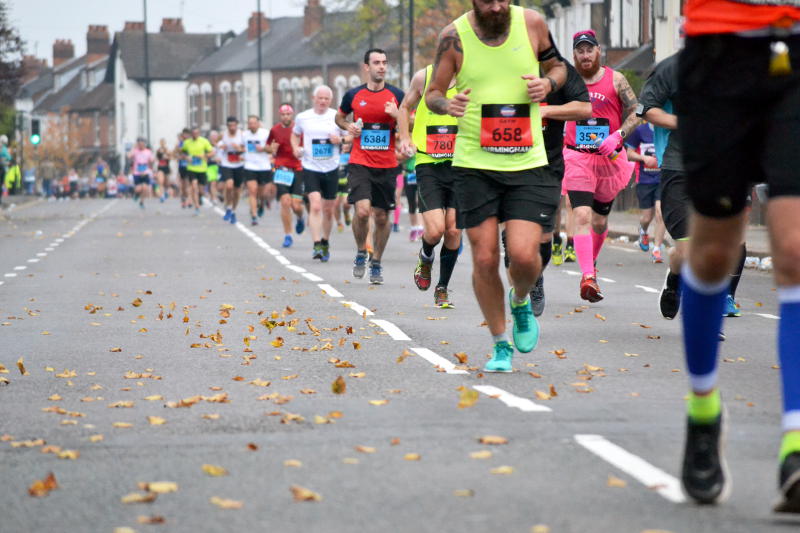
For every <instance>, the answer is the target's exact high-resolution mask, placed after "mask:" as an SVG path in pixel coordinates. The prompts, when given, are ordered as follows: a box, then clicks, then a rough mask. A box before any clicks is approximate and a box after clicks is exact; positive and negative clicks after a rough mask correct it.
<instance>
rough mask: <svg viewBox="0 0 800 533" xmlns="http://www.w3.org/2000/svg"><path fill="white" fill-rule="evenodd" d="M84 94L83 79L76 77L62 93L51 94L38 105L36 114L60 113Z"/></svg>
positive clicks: (63, 88) (62, 89)
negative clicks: (82, 88)
mask: <svg viewBox="0 0 800 533" xmlns="http://www.w3.org/2000/svg"><path fill="white" fill-rule="evenodd" d="M81 94H83V91H82V90H81V77H80V76H75V77H74V78H72V79H71V80H70V81H69V83H67V84H66V85H65V86H64V87H62V88H61V90H60V91H56V92H54V93H50V94H48V95H47V97H46V98H44V99H43V100H42V101H41V102H39V103H38V104H37V105H36V108H35V112H38V113H46V112H48V111H52V112H56V113H57V112H60V111H61V109H62V108H63V107H64V106H69V105H72V103H73V102H75V101H76V100H77V99H78V98H79V97H80V96H81Z"/></svg>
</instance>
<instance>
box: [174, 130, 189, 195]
mask: <svg viewBox="0 0 800 533" xmlns="http://www.w3.org/2000/svg"><path fill="white" fill-rule="evenodd" d="M191 135H192V131H191V130H190V129H189V128H183V131H181V132H180V133H179V134H178V144H176V145H175V149H174V150H173V152H172V157H173V158H174V159H177V160H178V178H179V179H180V194H181V208H186V207H189V197H190V196H191V190H192V182H191V180H190V179H189V171H188V170H186V156H185V155H184V153H183V143H184V141H185V140H186V139H188V138H189V137H191Z"/></svg>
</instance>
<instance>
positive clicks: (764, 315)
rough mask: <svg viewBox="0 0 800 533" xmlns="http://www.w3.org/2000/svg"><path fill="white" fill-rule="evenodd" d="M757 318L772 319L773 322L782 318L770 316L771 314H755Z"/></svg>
mask: <svg viewBox="0 0 800 533" xmlns="http://www.w3.org/2000/svg"><path fill="white" fill-rule="evenodd" d="M753 314H754V315H756V316H760V317H762V318H771V319H772V320H780V318H781V317H779V316H775V315H770V314H769V313H753Z"/></svg>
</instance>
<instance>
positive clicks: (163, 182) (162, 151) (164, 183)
mask: <svg viewBox="0 0 800 533" xmlns="http://www.w3.org/2000/svg"><path fill="white" fill-rule="evenodd" d="M169 155H170V154H169V148H167V140H166V139H161V140H160V141H159V144H158V150H156V160H157V162H158V169H157V170H158V171H157V172H156V181H157V182H158V188H159V201H160V202H161V203H164V200H166V199H167V188H168V187H169V173H170V172H169V159H170V157H169Z"/></svg>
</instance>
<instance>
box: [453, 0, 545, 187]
mask: <svg viewBox="0 0 800 533" xmlns="http://www.w3.org/2000/svg"><path fill="white" fill-rule="evenodd" d="M510 7H511V27H510V31H509V34H508V38H507V39H506V41H505V42H504V43H503V44H501V45H500V46H487V45H485V44H483V43H482V42H481V41H480V39H478V36H477V35H475V31H474V30H473V29H472V25H471V24H470V22H469V19H468V18H467V14H464V15H462V16H461V17H459V18H458V19H457V20H456V21H455V27H456V30H457V31H458V36H459V38H460V39H461V46H462V48H463V50H464V59H463V62H462V65H461V71H460V72H459V73H458V74H457V75H456V89H457V90H458V92H459V93H460V92H463V91H465V90H467V89H472V92H471V93H470V94H469V99H470V102H469V104H468V105H467V111H466V113H465V114H464V116H463V117H461V118H459V119H458V137H457V139H456V149H455V155H454V157H453V166H457V167H467V168H478V169H484V170H496V171H501V172H515V171H520V170H527V169H531V168H536V167H541V166H545V165H547V153H546V152H545V147H544V140H543V138H542V119H541V116H540V115H539V104H533V103H531V101H530V98H528V86H527V81H526V80H523V79H522V78H521V76H522V75H523V74H536V75H538V74H539V61H538V59H537V58H536V54H534V52H533V49H532V48H531V42H530V39H529V38H528V30H527V28H526V25H525V13H524V10H523V8H521V7H518V6H510Z"/></svg>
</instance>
